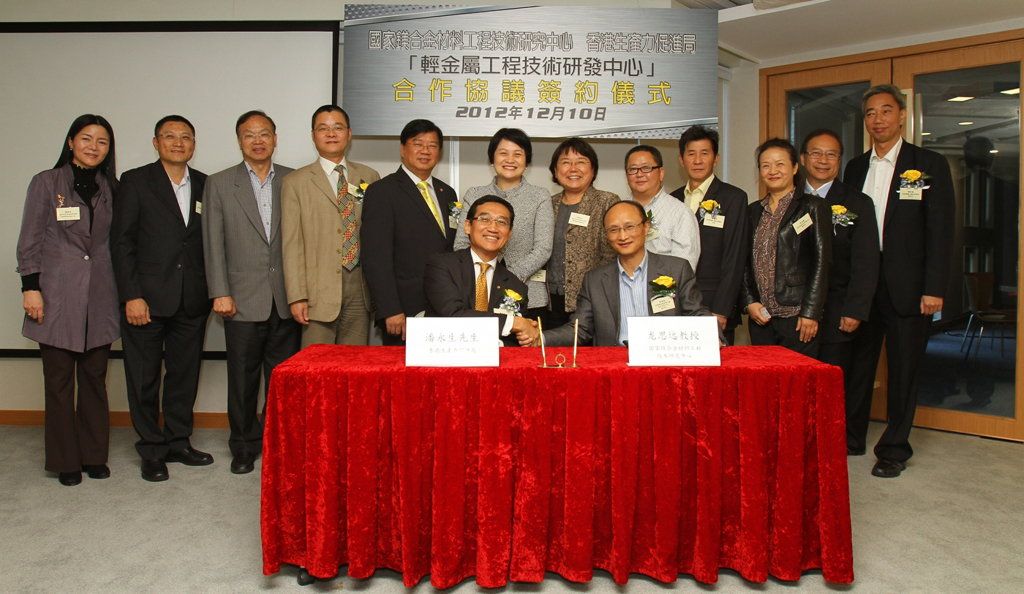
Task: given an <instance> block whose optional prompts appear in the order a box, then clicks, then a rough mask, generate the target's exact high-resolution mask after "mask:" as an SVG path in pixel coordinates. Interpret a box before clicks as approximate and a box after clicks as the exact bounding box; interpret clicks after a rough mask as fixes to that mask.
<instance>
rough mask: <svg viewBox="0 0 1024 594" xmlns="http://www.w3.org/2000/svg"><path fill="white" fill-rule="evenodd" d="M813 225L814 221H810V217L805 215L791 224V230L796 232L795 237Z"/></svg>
mask: <svg viewBox="0 0 1024 594" xmlns="http://www.w3.org/2000/svg"><path fill="white" fill-rule="evenodd" d="M813 224H814V221H812V220H811V215H810V214H806V213H805V214H804V216H802V217H800V218H799V219H797V220H796V222H794V223H793V230H794V231H796V234H797V235H800V234H801V233H803V232H804V231H806V230H807V229H808V228H809V227H810V226H811V225H813Z"/></svg>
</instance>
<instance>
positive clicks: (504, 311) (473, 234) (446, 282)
mask: <svg viewBox="0 0 1024 594" xmlns="http://www.w3.org/2000/svg"><path fill="white" fill-rule="evenodd" d="M514 222H515V211H514V210H513V208H512V205H511V204H509V202H508V201H507V200H505V199H504V198H500V197H498V196H493V195H492V196H482V197H480V198H477V199H476V200H475V201H474V202H473V205H472V206H470V207H469V213H468V214H467V217H466V220H465V221H464V222H463V228H464V229H465V232H466V235H467V236H468V237H469V247H468V248H466V249H462V250H458V251H456V252H451V253H447V252H445V253H440V254H434V256H433V257H431V258H430V261H428V262H427V269H426V272H425V274H424V278H423V288H424V291H425V292H426V294H427V315H428V316H438V317H495V316H496V317H497V318H498V334H499V337H500V338H501V341H502V342H504V343H505V344H506V345H507V346H513V345H515V344H516V343H519V344H523V345H528V344H531V343H532V342H533V340H534V339H535V338H536V337H537V332H536V330H535V329H536V327H537V323H536V322H535V321H533V320H529V319H527V318H525V317H523V316H522V313H523V312H525V311H526V309H527V307H528V304H527V295H526V292H527V289H526V283H524V282H523V281H521V280H519V279H518V278H517V277H516V275H514V274H512V272H511V271H509V269H508V268H507V267H506V266H505V262H504V261H503V260H502V259H501V253H502V250H504V249H505V245H506V244H507V243H508V240H509V237H510V236H511V234H512V227H513V223H514Z"/></svg>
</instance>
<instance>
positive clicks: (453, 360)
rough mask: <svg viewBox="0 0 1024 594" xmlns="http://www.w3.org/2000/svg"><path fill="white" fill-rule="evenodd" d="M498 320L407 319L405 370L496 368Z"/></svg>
mask: <svg viewBox="0 0 1024 594" xmlns="http://www.w3.org/2000/svg"><path fill="white" fill-rule="evenodd" d="M500 344H501V339H500V338H499V336H498V318H496V317H487V318H406V319H405V365H406V367H497V366H498V360H499V357H498V347H499V345H500Z"/></svg>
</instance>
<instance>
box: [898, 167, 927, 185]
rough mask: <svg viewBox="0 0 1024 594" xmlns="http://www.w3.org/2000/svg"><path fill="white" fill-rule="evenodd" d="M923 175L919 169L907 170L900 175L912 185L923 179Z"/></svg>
mask: <svg viewBox="0 0 1024 594" xmlns="http://www.w3.org/2000/svg"><path fill="white" fill-rule="evenodd" d="M922 175H923V174H922V173H921V172H920V171H918V170H917V169H907V170H906V171H904V172H903V173H901V174H900V177H901V178H903V179H905V180H907V181H908V182H910V183H914V182H916V181H917V180H919V179H921V176H922Z"/></svg>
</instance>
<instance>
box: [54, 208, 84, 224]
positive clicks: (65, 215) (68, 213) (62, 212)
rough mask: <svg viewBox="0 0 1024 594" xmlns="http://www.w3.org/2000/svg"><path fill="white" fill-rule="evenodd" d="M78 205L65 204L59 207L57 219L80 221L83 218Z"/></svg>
mask: <svg viewBox="0 0 1024 594" xmlns="http://www.w3.org/2000/svg"><path fill="white" fill-rule="evenodd" d="M79 208H81V207H78V206H65V207H58V208H57V220H58V221H61V222H64V221H78V220H81V218H82V213H81V211H80V210H79Z"/></svg>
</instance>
